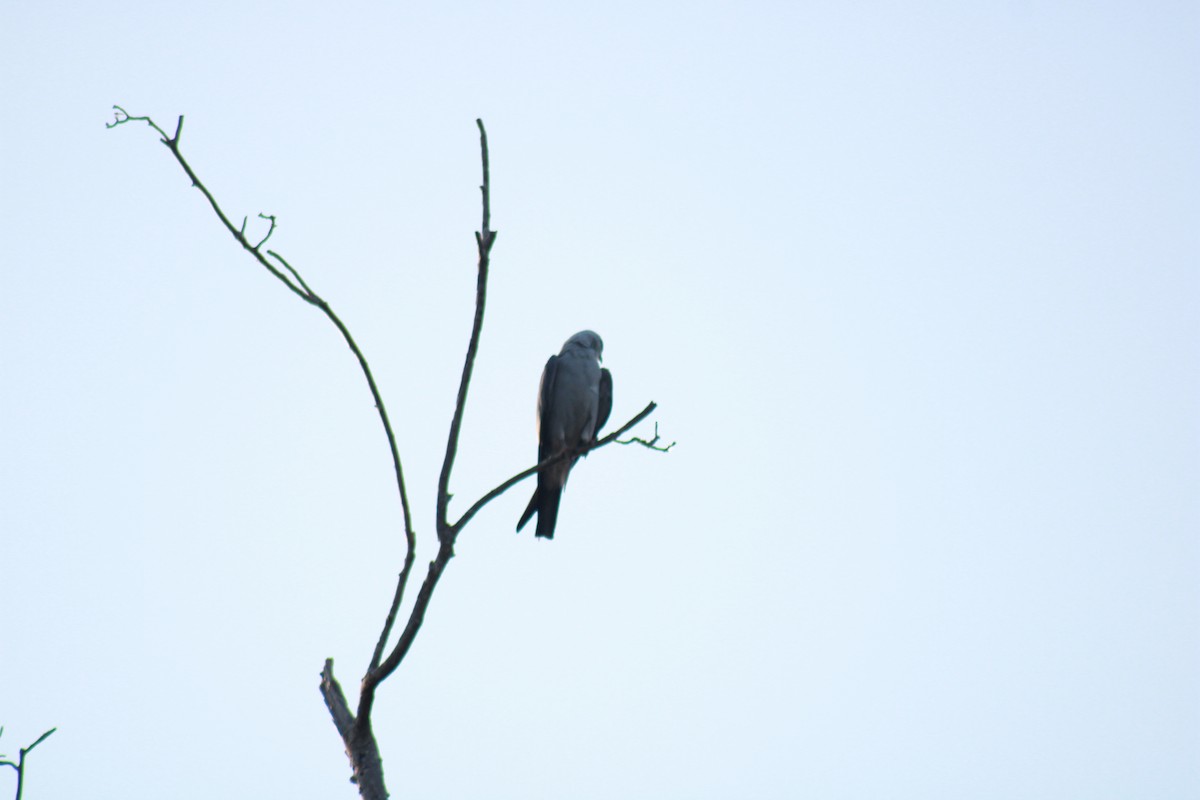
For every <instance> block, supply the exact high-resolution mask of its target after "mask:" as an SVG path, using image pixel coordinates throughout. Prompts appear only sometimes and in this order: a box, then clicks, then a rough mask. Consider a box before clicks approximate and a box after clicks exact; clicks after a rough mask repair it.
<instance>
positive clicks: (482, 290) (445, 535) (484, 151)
mask: <svg viewBox="0 0 1200 800" xmlns="http://www.w3.org/2000/svg"><path fill="white" fill-rule="evenodd" d="M475 124H476V125H477V126H478V127H479V149H480V152H481V157H482V161H483V183H482V184H481V185H480V187H479V191H480V193H481V194H482V196H483V222H482V224H481V225H480V230H479V231H478V232H477V233H476V234H475V243H476V245H477V247H478V250H479V271H478V277H477V278H476V282H475V321H474V323H473V324H472V326H471V339H470V341H469V342H468V344H467V357H466V360H465V361H464V363H463V371H462V380H460V381H459V384H458V398H457V399H456V400H455V403H454V417H453V418H452V419H451V421H450V435H449V437H448V438H447V441H446V457H445V460H443V462H442V472H441V475H440V476H439V477H438V493H437V532H438V539H439V540H440V541H445V540H447V539H450V540H451V546H453V541H452V540H453V537H454V534H455V530H454V529H453V528H452V527H451V526H450V523H449V520H448V515H449V514H448V510H449V506H450V472H451V471H452V470H453V469H454V458H455V456H456V455H457V454H458V434H459V431H460V430H461V429H462V421H463V412H464V411H465V410H466V406H467V390H468V389H469V388H470V385H471V371H472V369H474V367H475V356H476V354H477V353H478V351H479V334H480V331H481V330H482V329H483V310H484V306H485V305H486V303H487V277H488V264H489V256H490V254H491V251H492V245H493V244H494V243H495V241H496V232H495V231H493V230H492V229H491V227H490V226H491V219H492V207H491V177H490V175H489V168H488V146H487V130H486V129H485V128H484V127H483V120H481V119H477V120H475Z"/></svg>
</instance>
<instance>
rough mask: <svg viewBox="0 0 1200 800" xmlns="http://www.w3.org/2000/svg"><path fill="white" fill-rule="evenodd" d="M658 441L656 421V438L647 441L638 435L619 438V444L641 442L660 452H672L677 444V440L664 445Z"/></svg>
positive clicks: (655, 424)
mask: <svg viewBox="0 0 1200 800" xmlns="http://www.w3.org/2000/svg"><path fill="white" fill-rule="evenodd" d="M658 441H659V435H658V423H657V422H655V423H654V438H653V439H651V440H650V441H646V440H645V439H642V438H640V437H638V436H631V437H630V438H628V439H618V440H617V444H640V445H641V446H642V447H648V448H650V449H651V450H657V451H658V452H660V453H669V452H671V448H672V447H674V446H675V444H676V443H675V442H671V443H670V444H668V445H666V446H663V445H660V444H659V443H658Z"/></svg>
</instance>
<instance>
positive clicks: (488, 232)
mask: <svg viewBox="0 0 1200 800" xmlns="http://www.w3.org/2000/svg"><path fill="white" fill-rule="evenodd" d="M113 108H114V109H116V115H115V116H116V119H115V120H114V121H113V122H111V123H108V124H107V127H109V128H115V127H117V126H118V125H122V124H125V123H128V122H145V123H146V124H147V125H149V126H150V127H151V128H153V129H154V130H155V131H156V132H157V133H158V135H159V137H160V140H161V141H162V143H163V144H164V145H166V147H167V149H168V150H170V151H171V155H172V156H174V157H175V160H176V161H177V162H179V165H180V166H181V167H182V168H183V171H184V172H185V173H186V174H187V176H188V178H189V179H190V180H191V182H192V185H193V186H194V187H196V188H197V189H199V190H200V192H201V193H202V194H203V195H204V197H205V199H206V200H208V203H209V205H210V206H212V209H213V211H214V212H215V213H216V215H217V217H218V219H220V220H221V223H222V224H223V225H224V226H225V229H226V230H228V231H229V233H230V234H231V235H232V236H233V238H234V239H235V240H236V241H237V242H238V244H240V245H241V246H242V247H243V248H244V249H245V250H247V251H248V252H249V253H250V254H251V255H252V256H253V257H254V258H255V260H256V261H258V263H259V264H261V265H262V266H263V267H264V268H265V269H266V270H267V271H268V272H270V273H271V274H272V275H273V276H275V278H277V279H278V280H279V281H280V282H281V283H283V284H284V285H285V286H286V287H287V288H288V290H290V291H291V292H292V293H293V294H295V295H297V296H298V297H299V298H300V299H302V300H304V301H305V302H306V303H308V304H310V305H313V306H315V307H316V308H318V309H320V310H321V311H322V312H323V313H324V314H325V316H326V317H328V319H329V320H330V322H332V323H333V325H334V326H335V327H336V328H337V329H338V332H339V333H341V335H342V337H343V338H344V339H345V341H346V344H347V345H348V346H349V347H350V350H351V352H353V353H354V356H355V358H356V359H358V363H359V367H360V368H361V370H362V373H363V376H364V377H365V378H366V381H367V385H368V387H369V388H370V390H371V397H372V398H373V399H374V401H375V407H376V408H377V409H378V412H379V419H380V422H381V423H382V424H383V429H384V432H385V433H386V435H387V441H388V447H389V449H390V451H391V455H392V467H393V470H394V471H395V474H396V487H397V490H398V491H399V494H400V505H401V509H402V511H403V517H404V538H405V545H406V548H405V555H404V565H403V567H402V568H401V570H400V574H399V578H398V580H397V584H396V591H395V593H394V595H393V597H392V603H391V606H390V608H389V609H388V613H387V616H386V617H385V619H384V624H383V629H382V631H381V632H380V634H379V639H378V640H377V641H376V643H375V648H374V651H373V652H372V654H371V661H370V665H369V666H368V667H367V671H366V674H365V675H363V679H362V684H361V688H360V692H359V700H358V707H357V709H356V710H355V711H351V709H350V704H349V703H348V702H347V700H346V695H345V693H344V692H343V691H342V687H341V684H339V683H338V680H337V678H336V677H334V674H333V659H331V658H330V659H326V660H325V665H324V668H323V669H322V670H321V683H320V690H321V696H322V697H323V698H324V700H325V705H326V706H327V707H328V709H329V714H330V717H331V718H332V719H333V724H334V727H335V728H336V729H337V732H338V735H339V736H341V738H342V741H343V743H344V744H345V746H346V755H347V756H348V757H349V759H350V766H351V770H352V772H353V776H352V778H351V780H352V781H354V782H355V783H356V784H358V790H359V794H360V795H361V796H362V797H363V798H364V800H386V798H387V797H388V792H387V788H386V786H385V785H384V780H383V761H382V759H381V758H380V755H379V746H378V744H377V742H376V741H375V735H374V732H373V731H372V729H371V710H372V708H373V705H374V702H375V694H376V690H377V689H378V687H379V685H380V684H381V683H382V682H383V681H384V680H386V679H387V678H388V677H389V676H390V675H391V674H392V673H393V672H395V671H396V668H397V667H398V666H399V665H400V662H402V661H403V660H404V657H405V656H406V655H407V654H408V651H409V649H410V648H411V647H412V643H413V641H414V640H415V639H416V636H417V633H418V632H419V631H420V629H421V625H422V623H423V622H424V620H425V613H426V611H427V609H428V608H429V602H430V600H431V599H432V597H433V592H434V589H435V588H436V587H437V584H438V580H439V579H440V578H441V576H442V573H443V572H444V571H445V569H446V565H447V564H449V562H450V559H451V558H453V557H454V544H455V542H456V540H457V539H458V535H459V533H460V532H461V531H462V529H463V528H464V527H465V526H466V524H467V523H468V522H469V521H470V520H471V519H472V518H473V517H474V516H475V515H476V514H477V513H478V512H479V511H480V510H481V509H482V508H483V507H484V506H485V505H487V504H488V503H490V502H491V501H492V500H494V499H496V498H497V497H499V496H500V495H501V494H502V493H504V492H505V491H506V490H508V489H510V488H511V487H512V486H514V485H516V484H517V483H519V482H520V481H522V480H524V479H526V478H528V477H529V476H531V475H533V474H535V473H536V472H537V471H538V470H539V469H544V468H545V467H547V466H549V465H550V464H553V463H554V462H555V461H557V460H560V459H567V458H572V457H575V456H579V455H583V454H585V453H587V452H590V451H591V450H595V449H597V448H600V447H603V446H605V445H607V444H610V443H611V442H613V441H616V440H617V437H618V436H620V435H621V434H622V433H625V432H626V431H628V430H629V429H630V428H632V427H633V426H634V425H636V424H637V423H639V422H641V421H642V420H643V419H645V418H646V417H648V416H649V415H650V414H651V413H653V411H654V409H655V407H656V406H655V404H654V403H650V404H649V405H647V406H646V407H645V408H644V409H642V411H640V412H639V413H638V414H636V415H635V416H634V417H633V418H632V419H630V420H629V421H628V422H627V423H625V424H624V425H622V426H621V427H620V428H619V429H617V430H616V431H614V432H613V433H610V434H608V435H607V436H605V437H604V438H603V439H601V440H599V441H598V442H596V443H594V444H592V445H591V446H589V447H586V448H582V449H580V450H578V451H576V452H567V453H563V454H560V455H558V456H555V457H553V458H548V459H546V460H545V461H543V462H542V463H540V464H535V465H534V466H532V467H529V468H528V469H526V470H523V471H522V472H519V473H518V474H516V475H514V476H513V477H511V478H509V479H508V480H506V481H504V482H503V483H501V484H500V485H498V486H497V487H496V488H494V489H492V490H491V491H489V492H488V493H486V494H485V495H483V497H481V498H480V499H479V500H477V501H476V502H475V503H474V504H473V505H471V506H470V507H469V508H468V509H467V510H466V512H464V513H463V515H462V516H461V517H460V518H459V519H458V521H457V522H455V523H451V522H450V520H449V506H450V500H451V498H452V497H453V495H452V494H451V492H450V477H451V473H452V472H453V469H454V459H455V457H456V456H457V454H458V439H459V432H460V430H461V428H462V421H463V415H464V413H465V411H466V405H467V395H468V392H469V389H470V383H471V373H472V371H473V370H474V367H475V358H476V356H477V354H478V352H479V339H480V335H481V333H482V331H483V318H484V309H485V306H486V303H487V282H488V266H489V259H490V256H491V250H492V245H493V244H494V243H495V241H496V231H494V230H492V229H491V196H490V191H491V189H490V184H491V178H490V174H489V166H488V144H487V131H486V130H485V129H484V126H483V121H482V120H476V121H475V122H476V125H477V126H478V127H479V140H480V154H481V160H482V162H483V182H482V184H481V185H480V187H479V189H480V193H481V195H482V204H483V221H482V224H481V226H480V230H479V231H477V232H476V234H475V241H476V244H477V246H478V251H479V263H478V274H477V279H476V287H475V318H474V322H473V324H472V326H471V338H470V340H469V341H468V343H467V353H466V357H465V359H464V362H463V370H462V377H461V379H460V381H459V386H458V395H457V398H456V400H455V405H454V415H453V417H452V418H451V422H450V432H449V435H448V437H447V441H446V453H445V457H444V460H443V462H442V470H441V473H440V475H439V477H438V491H437V509H436V512H437V514H436V527H437V536H438V549H437V554H436V556H435V557H434V559H433V560H432V561H431V562H429V569H428V570H427V572H426V574H425V580H424V581H423V582H422V583H421V587H420V589H419V590H418V592H417V598H416V600H415V601H414V602H413V605H412V609H411V610H410V611H409V615H408V619H407V621H406V622H405V625H404V628H403V630H402V631H401V633H400V635H399V637H398V638H397V639H396V642H395V644H394V645H393V646H392V648H391V650H390V652H389V651H388V640H389V639H390V637H391V634H392V631H393V628H394V626H395V623H396V619H397V617H398V614H399V611H400V607H401V605H402V604H403V600H404V590H405V587H406V586H407V584H408V580H409V577H410V576H411V574H412V569H413V564H414V561H415V558H416V536H415V534H414V532H413V527H412V514H411V511H410V507H409V502H408V494H407V492H406V490H405V488H404V472H403V470H402V468H401V466H400V455H399V450H398V448H397V446H396V436H395V433H394V432H393V430H392V425H391V422H390V421H389V419H388V415H387V410H386V408H385V406H384V403H383V397H382V396H381V395H380V393H379V388H378V387H377V386H376V384H375V378H374V376H373V375H372V374H371V368H370V366H369V365H368V363H367V359H366V357H365V356H364V355H363V353H362V350H361V349H359V347H358V344H357V343H356V342H355V341H354V338H353V337H352V336H351V335H350V331H349V330H348V329H347V327H346V325H345V324H344V323H343V322H342V320H341V318H340V317H339V316H338V315H337V314H335V313H334V311H333V309H332V308H330V306H329V304H328V303H327V302H326V301H325V300H324V299H323V298H321V296H320V295H318V294H317V293H316V292H315V291H313V289H312V288H311V287H310V286H309V285H308V283H307V282H306V281H305V280H304V278H302V277H301V276H300V273H299V272H298V271H297V270H296V269H295V267H293V266H292V265H291V264H290V263H289V262H288V261H287V260H286V259H284V258H283V257H282V256H281V255H279V254H278V253H276V252H275V251H274V250H267V251H265V252H264V251H263V249H262V248H263V245H265V244H266V243H267V241H268V240H269V239H270V238H271V235H272V234H273V233H274V232H275V227H276V219H275V217H274V216H273V215H269V214H259V215H258V216H259V218H261V219H264V220H267V221H268V222H269V223H270V227H269V229H268V230H267V232H266V234H265V235H264V236H263V237H262V238H261V239H260V240H259V241H258V242H257V243H255V244H251V242H250V240H249V239H248V238H247V236H246V224H247V222H248V217H243V218H242V224H241V226H240V227H235V226H234V225H233V223H232V222H231V221H230V220H229V217H228V216H226V214H225V212H224V211H223V210H222V209H221V207H220V205H219V204H218V203H217V201H216V199H215V198H214V197H213V195H212V193H211V192H210V191H209V190H208V188H207V187H206V186H205V185H204V184H203V183H202V182H201V181H200V179H199V178H198V177H197V176H196V173H195V172H194V171H193V170H192V167H191V165H190V164H188V162H187V160H186V159H185V158H184V157H183V154H182V153H181V152H180V149H179V141H180V137H181V135H182V132H183V117H182V116H181V117H179V121H178V123H177V125H176V127H175V135H174V136H170V135H168V134H167V133H166V131H164V130H163V129H162V128H160V127H159V126H158V125H157V124H156V123H155V122H154V120H152V119H151V118H150V117H135V116H131V115H130V114H128V113H127V112H126V111H125V109H123V108H121V107H120V106H114V107H113ZM635 441H637V442H639V443H642V444H645V445H646V446H648V447H652V446H653V445H652V444H651V443H648V442H645V441H644V440H640V439H636V440H635ZM653 441H654V442H657V441H658V438H657V432H656V435H655V438H654V440H653ZM621 444H627V442H621ZM654 449H660V448H654ZM43 738H45V737H43ZM39 741H41V740H39ZM30 749H32V748H30Z"/></svg>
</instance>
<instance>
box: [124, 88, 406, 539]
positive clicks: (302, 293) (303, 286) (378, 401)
mask: <svg viewBox="0 0 1200 800" xmlns="http://www.w3.org/2000/svg"><path fill="white" fill-rule="evenodd" d="M113 108H114V109H116V115H115V116H116V120H115V121H114V122H111V123H106V127H108V128H115V127H117V126H118V125H122V124H124V123H126V122H134V121H142V122H145V123H146V124H148V125H149V126H150V127H152V128H154V130H156V131H158V133H159V135H160V136H162V141H163V144H165V145H166V146H167V149H168V150H170V151H171V155H173V156H174V157H175V160H176V161H177V162H178V163H179V166H180V167H182V168H183V171H184V172H185V173H186V174H187V176H188V178H189V179H190V180H191V182H192V185H193V186H195V187H196V188H197V189H199V190H200V192H201V194H203V195H204V197H205V199H206V200H208V203H209V205H210V206H212V209H213V212H214V213H215V214H216V215H217V218H218V219H220V220H221V224H223V225H224V226H225V229H226V230H227V231H229V233H230V235H231V236H233V238H234V239H235V240H236V241H237V243H238V244H240V245H241V246H242V247H243V248H244V249H245V250H246V251H247V252H249V253H250V255H252V256H253V257H254V259H255V260H256V261H258V263H259V264H261V265H262V266H263V267H264V268H265V269H266V270H267V271H268V272H270V273H271V274H272V275H274V276H275V277H276V278H277V279H279V281H280V282H282V283H283V285H285V286H286V287H287V288H288V289H289V290H291V291H292V292H293V293H294V294H295V295H297V296H298V297H299V298H300V299H301V300H303V301H304V302H306V303H308V304H309V305H312V306H315V307H316V308H319V309H320V310H321V312H322V313H324V314H325V316H326V317H327V318H328V319H329V321H330V322H332V323H333V324H334V326H335V327H336V328H337V329H338V332H339V333H341V334H342V338H343V339H345V341H346V345H347V346H348V347H349V348H350V351H351V352H352V353H354V357H355V358H356V359H357V360H358V365H359V368H360V369H361V370H362V373H363V377H365V378H366V380H367V386H368V388H369V389H370V390H371V398H372V399H373V400H374V401H375V408H376V410H377V411H378V412H379V421H380V422H381V423H382V424H383V429H384V432H385V434H386V435H387V441H388V449H389V450H390V451H391V455H392V468H393V471H394V472H395V474H396V489H397V491H398V492H399V494H400V506H401V508H402V509H403V512H404V535H405V544H406V546H407V548H408V550H409V551H410V552H411V551H412V550H413V549H414V548H415V546H416V535H415V534H414V533H413V529H412V512H411V511H410V509H409V503H408V492H407V490H406V489H405V486H404V470H403V469H402V468H401V465H400V452H399V449H398V448H397V446H396V435H395V433H394V432H393V430H392V423H391V421H390V420H389V419H388V415H387V408H386V406H385V405H384V403H383V396H382V395H381V394H380V393H379V387H378V386H377V385H376V384H375V376H374V375H373V374H372V373H371V367H370V365H369V364H368V363H367V359H366V356H364V355H363V353H362V350H360V349H359V347H358V343H357V342H355V341H354V337H353V336H351V335H350V331H349V329H348V328H347V327H346V325H345V323H343V322H342V320H341V318H340V317H338V315H337V314H336V313H334V311H333V309H332V308H331V307H330V306H329V303H327V302H326V301H325V299H324V298H322V297H321V296H320V295H318V294H317V293H316V292H314V291H313V290H312V288H311V287H309V285H308V284H307V283H305V281H304V279H303V278H302V277H300V273H299V272H297V271H296V269H295V268H294V267H292V265H291V264H289V263H288V262H287V261H286V260H284V258H283V257H282V256H280V255H279V254H278V253H276V252H274V251H270V250H269V251H267V255H269V256H270V257H271V258H273V259H275V260H276V261H278V262H279V263H280V264H282V265H283V267H284V269H285V270H286V271H287V273H286V274H285V273H284V272H282V271H280V269H279V268H278V267H276V266H275V265H274V264H273V263H271V261H269V260H267V256H264V255H263V252H262V251H261V250H260V249H259V248H261V247H262V245H264V244H266V241H267V239H269V238H270V237H271V234H272V233H273V232H274V230H275V227H276V220H275V217H274V216H270V215H266V214H259V216H260V217H261V218H262V219H266V220H269V221H270V223H271V228H270V230H269V231H268V232H267V235H266V236H265V237H263V239H262V240H261V241H259V242H258V244H253V245H252V244H251V243H250V242H249V240H248V239H247V238H246V234H245V223H244V222H243V225H242V228H241V229H239V228H235V227H234V226H233V223H231V222H230V221H229V218H228V217H227V216H226V215H225V212H224V211H223V210H222V209H221V206H220V205H219V204H218V203H217V201H216V198H214V197H213V195H212V193H211V192H210V191H209V190H208V187H207V186H205V185H204V183H203V182H202V181H201V180H200V179H199V178H198V177H197V176H196V173H195V172H194V171H193V170H192V167H191V165H190V164H189V163H188V162H187V159H185V158H184V157H183V153H181V152H180V150H179V134H180V132H181V131H182V130H183V117H182V116H180V117H179V123H178V125H177V126H176V128H175V138H174V139H172V138H170V137H168V136H167V135H166V133H165V132H164V131H163V129H162V128H160V127H159V126H158V125H157V124H155V122H154V120H152V119H151V118H150V117H134V116H130V115H129V113H128V112H127V111H125V109H123V108H121V107H120V106H113ZM293 279H294V282H293Z"/></svg>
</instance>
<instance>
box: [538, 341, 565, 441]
mask: <svg viewBox="0 0 1200 800" xmlns="http://www.w3.org/2000/svg"><path fill="white" fill-rule="evenodd" d="M557 380H558V356H550V359H549V360H548V361H547V362H546V368H545V369H543V370H542V382H541V385H540V386H538V461H545V460H546V459H547V458H549V457H550V456H552V455H553V454H554V453H555V452H557V449H558V446H560V444H559V443H556V442H554V441H552V440H553V439H554V438H555V437H554V434H553V432H552V429H553V425H554V420H555V418H556V417H557V416H558V409H556V408H555V407H554V386H555V383H556V382H557Z"/></svg>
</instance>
